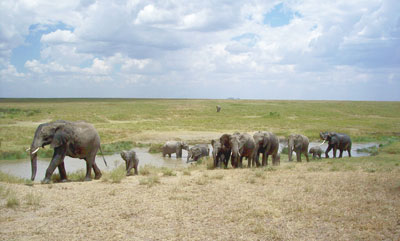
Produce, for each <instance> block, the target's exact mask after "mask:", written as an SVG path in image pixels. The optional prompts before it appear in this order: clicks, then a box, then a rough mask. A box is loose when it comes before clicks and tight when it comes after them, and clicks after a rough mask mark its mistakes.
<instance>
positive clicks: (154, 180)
mask: <svg viewBox="0 0 400 241" xmlns="http://www.w3.org/2000/svg"><path fill="white" fill-rule="evenodd" d="M159 183H160V177H159V176H158V175H151V176H148V177H144V178H141V179H139V184H140V185H146V186H147V187H152V186H154V185H156V184H159Z"/></svg>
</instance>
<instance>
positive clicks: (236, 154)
mask: <svg viewBox="0 0 400 241" xmlns="http://www.w3.org/2000/svg"><path fill="white" fill-rule="evenodd" d="M220 143H221V146H222V147H223V149H226V150H230V152H231V164H232V167H243V158H244V157H246V158H247V160H248V164H247V166H248V167H251V164H252V163H253V157H254V149H255V143H254V140H253V137H252V136H251V135H249V134H247V133H242V134H240V133H238V132H236V133H234V134H233V135H229V134H224V135H222V136H221V138H220Z"/></svg>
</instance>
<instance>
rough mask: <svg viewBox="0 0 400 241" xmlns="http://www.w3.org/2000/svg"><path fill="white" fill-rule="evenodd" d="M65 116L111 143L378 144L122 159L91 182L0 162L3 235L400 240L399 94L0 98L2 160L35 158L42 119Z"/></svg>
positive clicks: (110, 146) (118, 146) (108, 147)
mask: <svg viewBox="0 0 400 241" xmlns="http://www.w3.org/2000/svg"><path fill="white" fill-rule="evenodd" d="M216 105H220V106H221V107H222V110H221V112H220V113H217V112H216V108H215V107H216ZM59 119H63V120H70V121H76V120H85V121H87V122H90V123H92V124H93V125H94V126H95V128H96V129H97V130H98V132H99V134H100V137H101V142H102V148H103V151H104V152H106V153H115V152H119V151H121V150H122V149H130V148H133V147H149V148H150V149H151V147H154V146H156V147H157V146H159V145H160V144H162V143H164V142H165V141H167V140H184V141H187V142H188V143H190V144H196V143H210V141H211V139H217V138H219V137H220V136H221V135H222V134H224V133H233V132H235V131H239V132H247V133H250V134H253V133H254V132H256V131H258V130H262V131H270V132H273V133H275V134H276V135H278V136H279V137H280V138H281V140H282V141H283V140H284V138H285V137H286V136H288V135H290V134H292V133H298V134H304V135H306V136H308V137H309V139H310V140H311V141H319V132H320V131H336V132H342V133H346V134H349V135H350V136H351V138H352V140H353V143H363V142H374V143H377V144H379V148H375V149H373V150H369V151H370V152H371V155H370V156H366V157H352V158H349V157H347V155H345V157H344V158H341V159H333V158H329V159H325V158H323V159H321V160H319V159H316V160H312V159H310V162H306V161H305V158H304V157H303V158H302V159H303V162H299V163H298V162H288V157H287V155H285V154H282V155H281V164H280V165H279V166H271V165H268V166H266V167H262V168H261V167H259V168H242V169H233V168H231V167H228V168H227V169H214V168H213V167H212V158H211V157H209V158H203V160H202V161H201V162H199V163H197V164H193V165H190V166H187V167H185V168H179V169H169V168H155V167H152V166H144V167H141V168H140V170H139V175H137V176H129V177H126V176H125V172H124V167H123V166H120V167H118V168H116V169H114V170H113V171H109V172H103V177H102V178H101V179H100V180H93V181H91V182H83V181H81V180H82V178H83V176H84V173H83V172H76V173H69V178H70V180H71V182H67V183H59V182H57V174H56V173H55V174H54V175H53V176H54V179H53V181H54V182H53V183H52V184H47V185H45V184H41V183H40V182H39V181H36V182H31V181H29V180H24V179H21V178H18V177H13V176H10V175H9V174H7V173H2V172H0V240H400V238H399V237H400V102H346V101H262V100H182V99H179V100H173V99H167V100H163V99H0V139H1V140H0V141H1V144H0V162H1V160H7V161H10V160H11V161H13V160H15V161H18V160H17V159H29V157H28V155H27V153H26V152H25V149H26V148H28V147H29V145H30V144H31V142H32V138H33V135H34V132H35V129H36V128H37V126H38V125H39V124H40V123H44V122H49V121H54V120H59ZM353 152H355V150H353ZM39 155H42V157H51V155H52V150H51V149H50V148H46V149H44V150H41V151H40V152H39ZM160 155H161V154H160ZM244 163H247V162H246V161H245V162H244ZM269 163H271V160H270V161H269ZM56 172H57V171H56ZM67 172H68V170H67ZM37 178H42V177H37Z"/></svg>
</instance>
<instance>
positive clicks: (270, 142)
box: [253, 131, 280, 166]
mask: <svg viewBox="0 0 400 241" xmlns="http://www.w3.org/2000/svg"><path fill="white" fill-rule="evenodd" d="M253 138H254V142H255V145H256V146H255V150H254V160H255V163H256V164H257V166H260V162H259V161H258V159H259V156H260V154H263V157H262V165H263V166H265V165H268V156H269V155H272V164H273V165H279V164H280V156H279V154H278V150H279V139H278V137H277V136H276V135H275V134H273V133H271V132H266V131H258V132H256V133H255V134H254V135H253Z"/></svg>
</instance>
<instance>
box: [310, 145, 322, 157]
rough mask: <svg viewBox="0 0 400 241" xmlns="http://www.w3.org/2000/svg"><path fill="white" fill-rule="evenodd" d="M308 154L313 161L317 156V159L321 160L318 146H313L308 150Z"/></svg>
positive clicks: (320, 151)
mask: <svg viewBox="0 0 400 241" xmlns="http://www.w3.org/2000/svg"><path fill="white" fill-rule="evenodd" d="M308 153H310V154H312V157H313V159H315V158H316V157H317V156H318V159H321V154H322V149H321V147H319V146H314V147H311V148H310V151H309V152H308Z"/></svg>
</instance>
